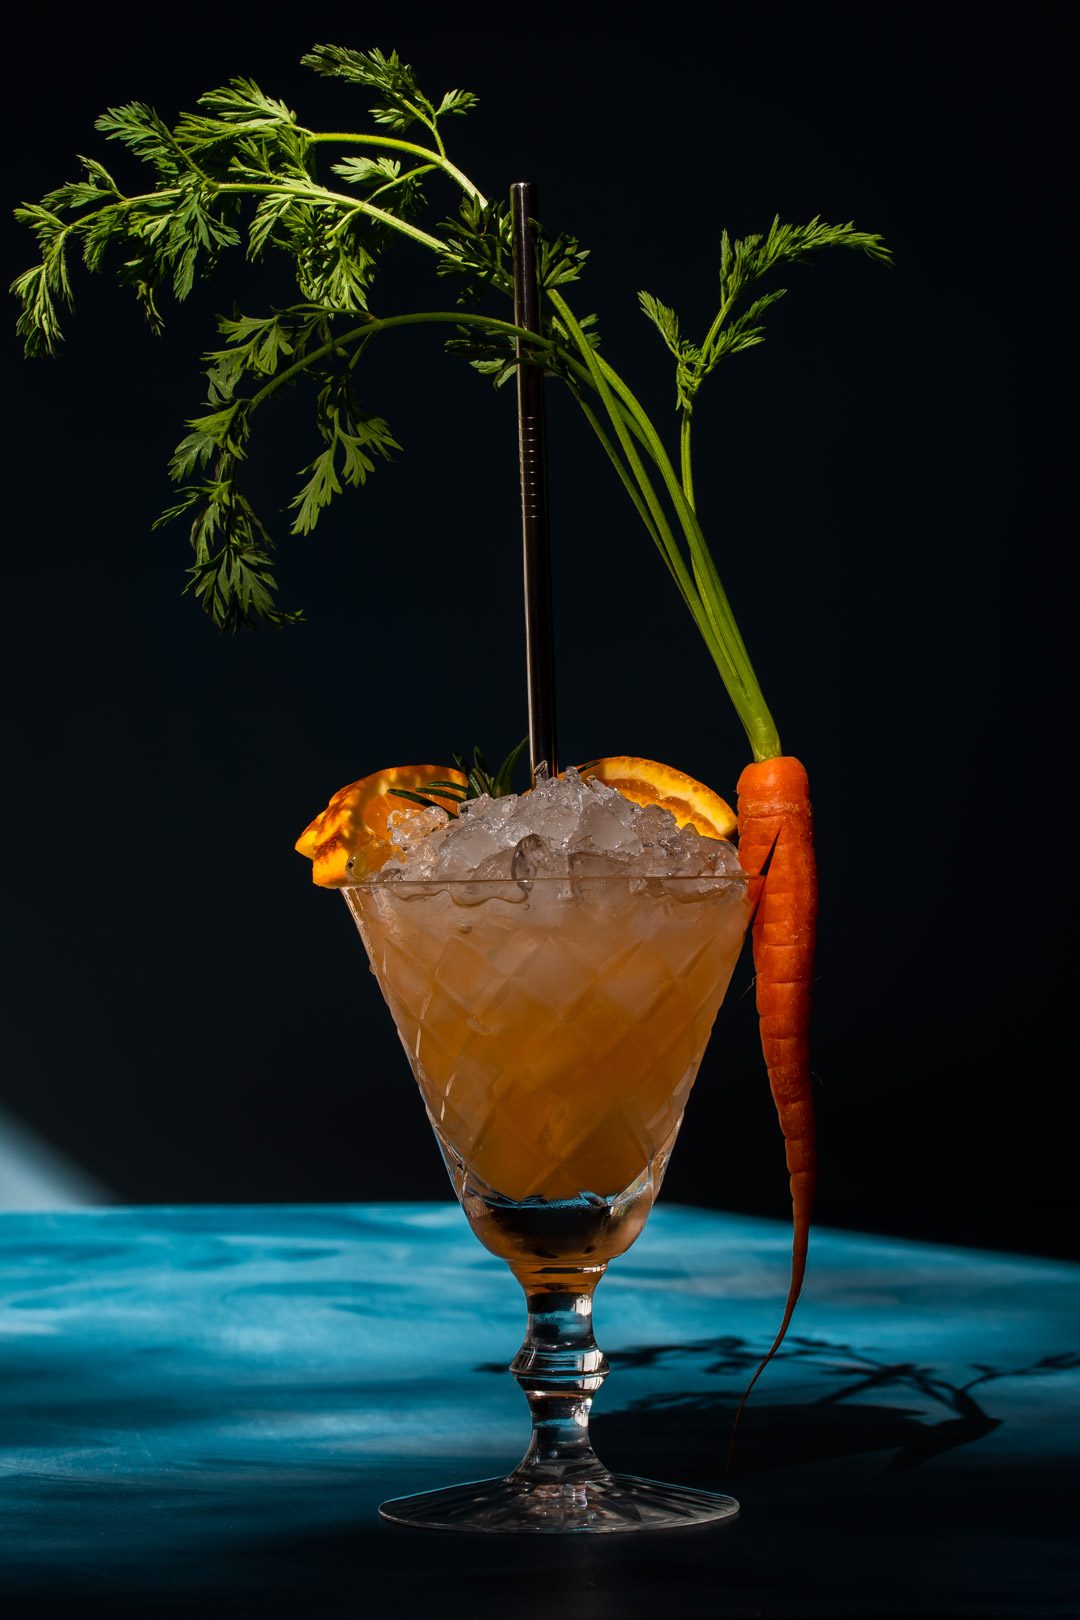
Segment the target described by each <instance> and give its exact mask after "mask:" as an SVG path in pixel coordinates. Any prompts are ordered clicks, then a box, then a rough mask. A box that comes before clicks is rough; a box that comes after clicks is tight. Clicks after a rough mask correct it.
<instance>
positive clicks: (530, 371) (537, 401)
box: [510, 180, 559, 782]
mask: <svg viewBox="0 0 1080 1620" xmlns="http://www.w3.org/2000/svg"><path fill="white" fill-rule="evenodd" d="M510 212H511V219H512V222H513V240H514V324H515V326H520V327H522V328H523V329H524V330H525V331H527V332H539V331H540V330H541V322H540V284H539V278H538V276H537V272H536V231H535V228H534V221H535V219H536V187H535V186H534V185H533V184H532V182H531V181H529V180H519V181H517V182H516V183H515V184H514V185H513V186H511V188H510ZM527 348H528V345H527V344H525V343H524V342H523V341H522V339H521V338H519V339H518V340H517V357H518V371H517V409H518V460H519V463H520V467H521V537H522V561H523V566H524V574H525V667H526V672H527V677H528V695H529V757H530V761H531V764H532V779H533V781H534V782H535V781H536V779H537V777H540V776H554V775H555V774H556V772H557V771H558V768H559V766H558V758H557V754H556V745H555V642H554V633H553V625H552V609H551V535H550V531H549V527H548V484H547V436H546V434H545V431H544V373H543V369H542V367H540V366H537V365H527V364H523V363H522V361H523V356H524V355H525V353H526V351H527Z"/></svg>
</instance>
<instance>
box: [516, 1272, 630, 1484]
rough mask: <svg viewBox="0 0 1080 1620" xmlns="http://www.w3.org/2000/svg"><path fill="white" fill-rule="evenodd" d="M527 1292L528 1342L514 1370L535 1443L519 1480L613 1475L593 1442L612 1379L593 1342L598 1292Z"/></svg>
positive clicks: (520, 1466) (521, 1467) (518, 1474)
mask: <svg viewBox="0 0 1080 1620" xmlns="http://www.w3.org/2000/svg"><path fill="white" fill-rule="evenodd" d="M593 1287H595V1282H592V1286H590V1287H589V1289H588V1291H587V1292H579V1291H576V1290H575V1291H566V1292H555V1291H551V1290H548V1291H545V1292H542V1293H527V1294H526V1298H527V1301H528V1307H529V1321H528V1327H527V1328H526V1332H525V1342H524V1344H523V1345H522V1346H521V1349H520V1350H519V1351H518V1353H517V1355H516V1356H515V1357H514V1359H513V1361H512V1362H511V1363H510V1371H511V1372H512V1373H513V1375H514V1377H515V1378H516V1379H517V1381H518V1383H519V1384H520V1385H521V1387H522V1389H523V1390H524V1391H525V1398H526V1399H527V1401H528V1403H529V1410H530V1412H531V1413H532V1425H533V1428H532V1440H531V1441H530V1443H529V1449H528V1451H527V1452H526V1453H525V1456H524V1457H523V1458H522V1460H521V1462H520V1463H519V1464H518V1466H517V1468H516V1469H515V1470H514V1473H513V1474H512V1476H511V1478H513V1479H518V1480H535V1481H537V1482H538V1483H541V1482H550V1483H556V1482H561V1481H573V1480H578V1479H597V1478H601V1477H606V1476H607V1472H608V1471H607V1469H606V1468H605V1467H604V1465H603V1464H602V1463H601V1462H600V1461H599V1459H598V1458H597V1456H596V1453H595V1452H594V1451H593V1448H592V1445H591V1443H590V1441H589V1412H590V1410H591V1408H592V1403H593V1395H594V1394H595V1393H596V1391H597V1390H598V1389H599V1388H600V1385H601V1384H602V1383H603V1382H604V1379H605V1378H606V1377H607V1375H608V1364H607V1358H606V1356H605V1355H604V1353H603V1351H602V1350H601V1349H600V1348H599V1347H598V1345H597V1343H596V1340H595V1338H594V1337H593V1327H592V1288H593Z"/></svg>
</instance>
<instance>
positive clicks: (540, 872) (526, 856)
mask: <svg viewBox="0 0 1080 1620" xmlns="http://www.w3.org/2000/svg"><path fill="white" fill-rule="evenodd" d="M572 860H573V856H569V857H568V856H567V854H566V852H565V850H561V849H552V847H551V845H550V844H549V843H548V842H547V840H546V839H545V838H541V836H540V834H539V833H529V834H528V835H527V836H526V837H525V838H523V839H522V840H521V842H520V843H519V844H518V846H517V848H516V849H515V850H514V853H513V856H512V858H511V862H510V875H511V877H515V878H517V879H518V881H519V882H527V881H528V879H529V878H552V877H565V876H566V874H567V872H568V870H569V863H570V862H571V861H572Z"/></svg>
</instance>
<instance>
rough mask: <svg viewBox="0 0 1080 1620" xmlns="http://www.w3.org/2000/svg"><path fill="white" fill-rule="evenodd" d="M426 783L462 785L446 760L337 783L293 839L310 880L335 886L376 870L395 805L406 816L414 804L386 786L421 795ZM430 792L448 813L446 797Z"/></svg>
mask: <svg viewBox="0 0 1080 1620" xmlns="http://www.w3.org/2000/svg"><path fill="white" fill-rule="evenodd" d="M432 782H459V783H460V784H461V786H462V787H465V786H466V779H465V777H464V776H463V775H462V773H461V772H460V771H456V770H454V769H453V767H452V766H449V765H392V766H391V767H390V769H389V770H385V771H374V772H373V773H372V774H371V775H370V776H362V777H361V778H360V780H359V781H358V782H350V783H349V784H348V786H347V787H343V788H339V789H338V791H337V792H336V793H335V794H334V797H333V798H332V799H331V800H330V803H329V804H328V805H327V807H326V809H325V810H323V811H322V812H321V813H320V814H319V815H317V816H316V817H315V820H314V821H312V822H311V823H309V825H308V826H307V827H305V828H304V830H303V832H302V833H301V834H300V837H299V838H298V839H297V840H296V848H297V850H298V851H299V852H300V854H301V855H307V856H308V857H309V858H310V860H311V877H312V881H313V882H314V883H318V884H319V885H320V886H321V887H322V888H324V889H336V888H340V887H341V886H342V884H344V883H348V882H350V881H351V880H352V879H354V878H358V877H363V876H364V874H365V872H376V871H378V869H379V867H380V866H382V865H384V863H385V862H386V861H387V860H389V858H390V856H391V855H392V853H393V849H394V846H393V844H392V843H391V842H390V834H389V831H388V829H387V823H388V821H389V819H390V817H391V815H392V814H393V813H394V811H395V810H398V811H401V812H402V813H403V814H405V815H410V814H414V813H416V812H418V811H419V809H420V806H419V805H417V804H413V803H411V801H410V800H408V799H399V798H397V797H395V795H394V793H393V791H392V790H393V789H394V788H404V789H406V791H407V792H410V793H424V794H426V793H427V791H428V789H429V787H430V784H431V783H432ZM431 797H432V798H433V799H434V800H435V802H436V803H437V804H443V803H445V804H446V807H447V809H448V810H450V811H451V813H453V804H452V802H451V800H449V799H446V800H443V799H441V798H439V796H438V795H437V794H431ZM354 855H355V856H356V857H357V859H356V860H355V861H354V862H353V870H352V872H351V873H349V872H347V871H346V866H347V864H348V862H349V860H350V859H351V858H352V856H354Z"/></svg>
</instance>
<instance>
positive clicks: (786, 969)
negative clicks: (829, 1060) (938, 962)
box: [728, 755, 817, 1462]
mask: <svg viewBox="0 0 1080 1620" xmlns="http://www.w3.org/2000/svg"><path fill="white" fill-rule="evenodd" d="M739 859H740V861H741V862H742V865H743V869H744V871H746V872H747V873H748V874H749V876H750V880H751V881H750V896H751V901H752V903H753V904H754V905H755V908H756V909H755V912H754V922H753V941H754V967H755V970H756V973H757V1006H758V1018H759V1023H760V1029H761V1049H762V1052H763V1053H764V1057H765V1064H766V1067H767V1069H768V1071H769V1085H770V1086H771V1088H772V1095H773V1101H774V1102H775V1104H776V1112H777V1115H778V1117H779V1120H780V1128H781V1130H782V1131H783V1133H784V1144H785V1153H786V1158H787V1167H788V1175H789V1177H790V1181H791V1212H792V1228H793V1239H792V1248H791V1284H790V1287H789V1288H788V1296H787V1303H786V1305H785V1307H784V1315H783V1319H782V1321H781V1323H780V1329H779V1332H778V1333H777V1335H776V1338H775V1340H774V1341H773V1344H772V1347H771V1348H770V1350H769V1352H768V1354H767V1355H766V1356H765V1357H764V1358H763V1360H762V1362H761V1364H760V1366H759V1367H758V1369H757V1371H756V1372H755V1374H754V1376H753V1378H752V1379H751V1380H750V1383H749V1384H748V1386H747V1388H746V1391H745V1393H744V1395H743V1398H742V1400H741V1401H740V1402H739V1407H738V1410H737V1412H736V1414H735V1422H734V1424H733V1425H732V1432H731V1448H732V1449H734V1444H735V1432H736V1430H737V1428H738V1424H739V1419H740V1417H741V1416H742V1411H743V1407H744V1406H745V1405H746V1402H747V1400H748V1399H749V1397H750V1391H751V1390H752V1389H753V1387H754V1385H755V1384H756V1383H757V1381H758V1379H759V1378H760V1377H761V1374H762V1373H763V1372H764V1370H765V1368H766V1367H767V1366H768V1364H769V1362H770V1361H771V1360H772V1358H773V1356H774V1355H775V1354H776V1352H777V1350H778V1349H779V1348H780V1346H781V1344H782V1343H783V1341H784V1335H785V1334H786V1333H787V1330H788V1325H789V1323H790V1322H791V1316H792V1312H793V1311H794V1309H795V1305H796V1303H797V1301H798V1298H799V1294H800V1293H801V1292H802V1285H803V1277H804V1275H805V1272H806V1255H807V1248H808V1243H809V1236H810V1212H811V1208H812V1205H813V1201H814V1187H815V1182H816V1157H815V1151H814V1110H813V1098H812V1094H811V1083H810V989H811V980H812V975H813V965H814V935H815V923H816V917H817V865H816V862H815V859H814V842H813V831H812V818H811V811H810V788H809V783H808V780H807V776H806V771H805V769H804V768H803V766H802V765H801V764H800V763H799V761H798V760H797V759H792V758H791V757H790V756H783V755H782V756H780V757H779V758H776V759H766V760H762V761H759V762H758V763H756V764H753V765H748V766H747V767H746V769H745V770H744V771H743V773H742V775H741V777H740V778H739ZM730 1460H731V1450H729V1452H728V1461H729V1462H730Z"/></svg>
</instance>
